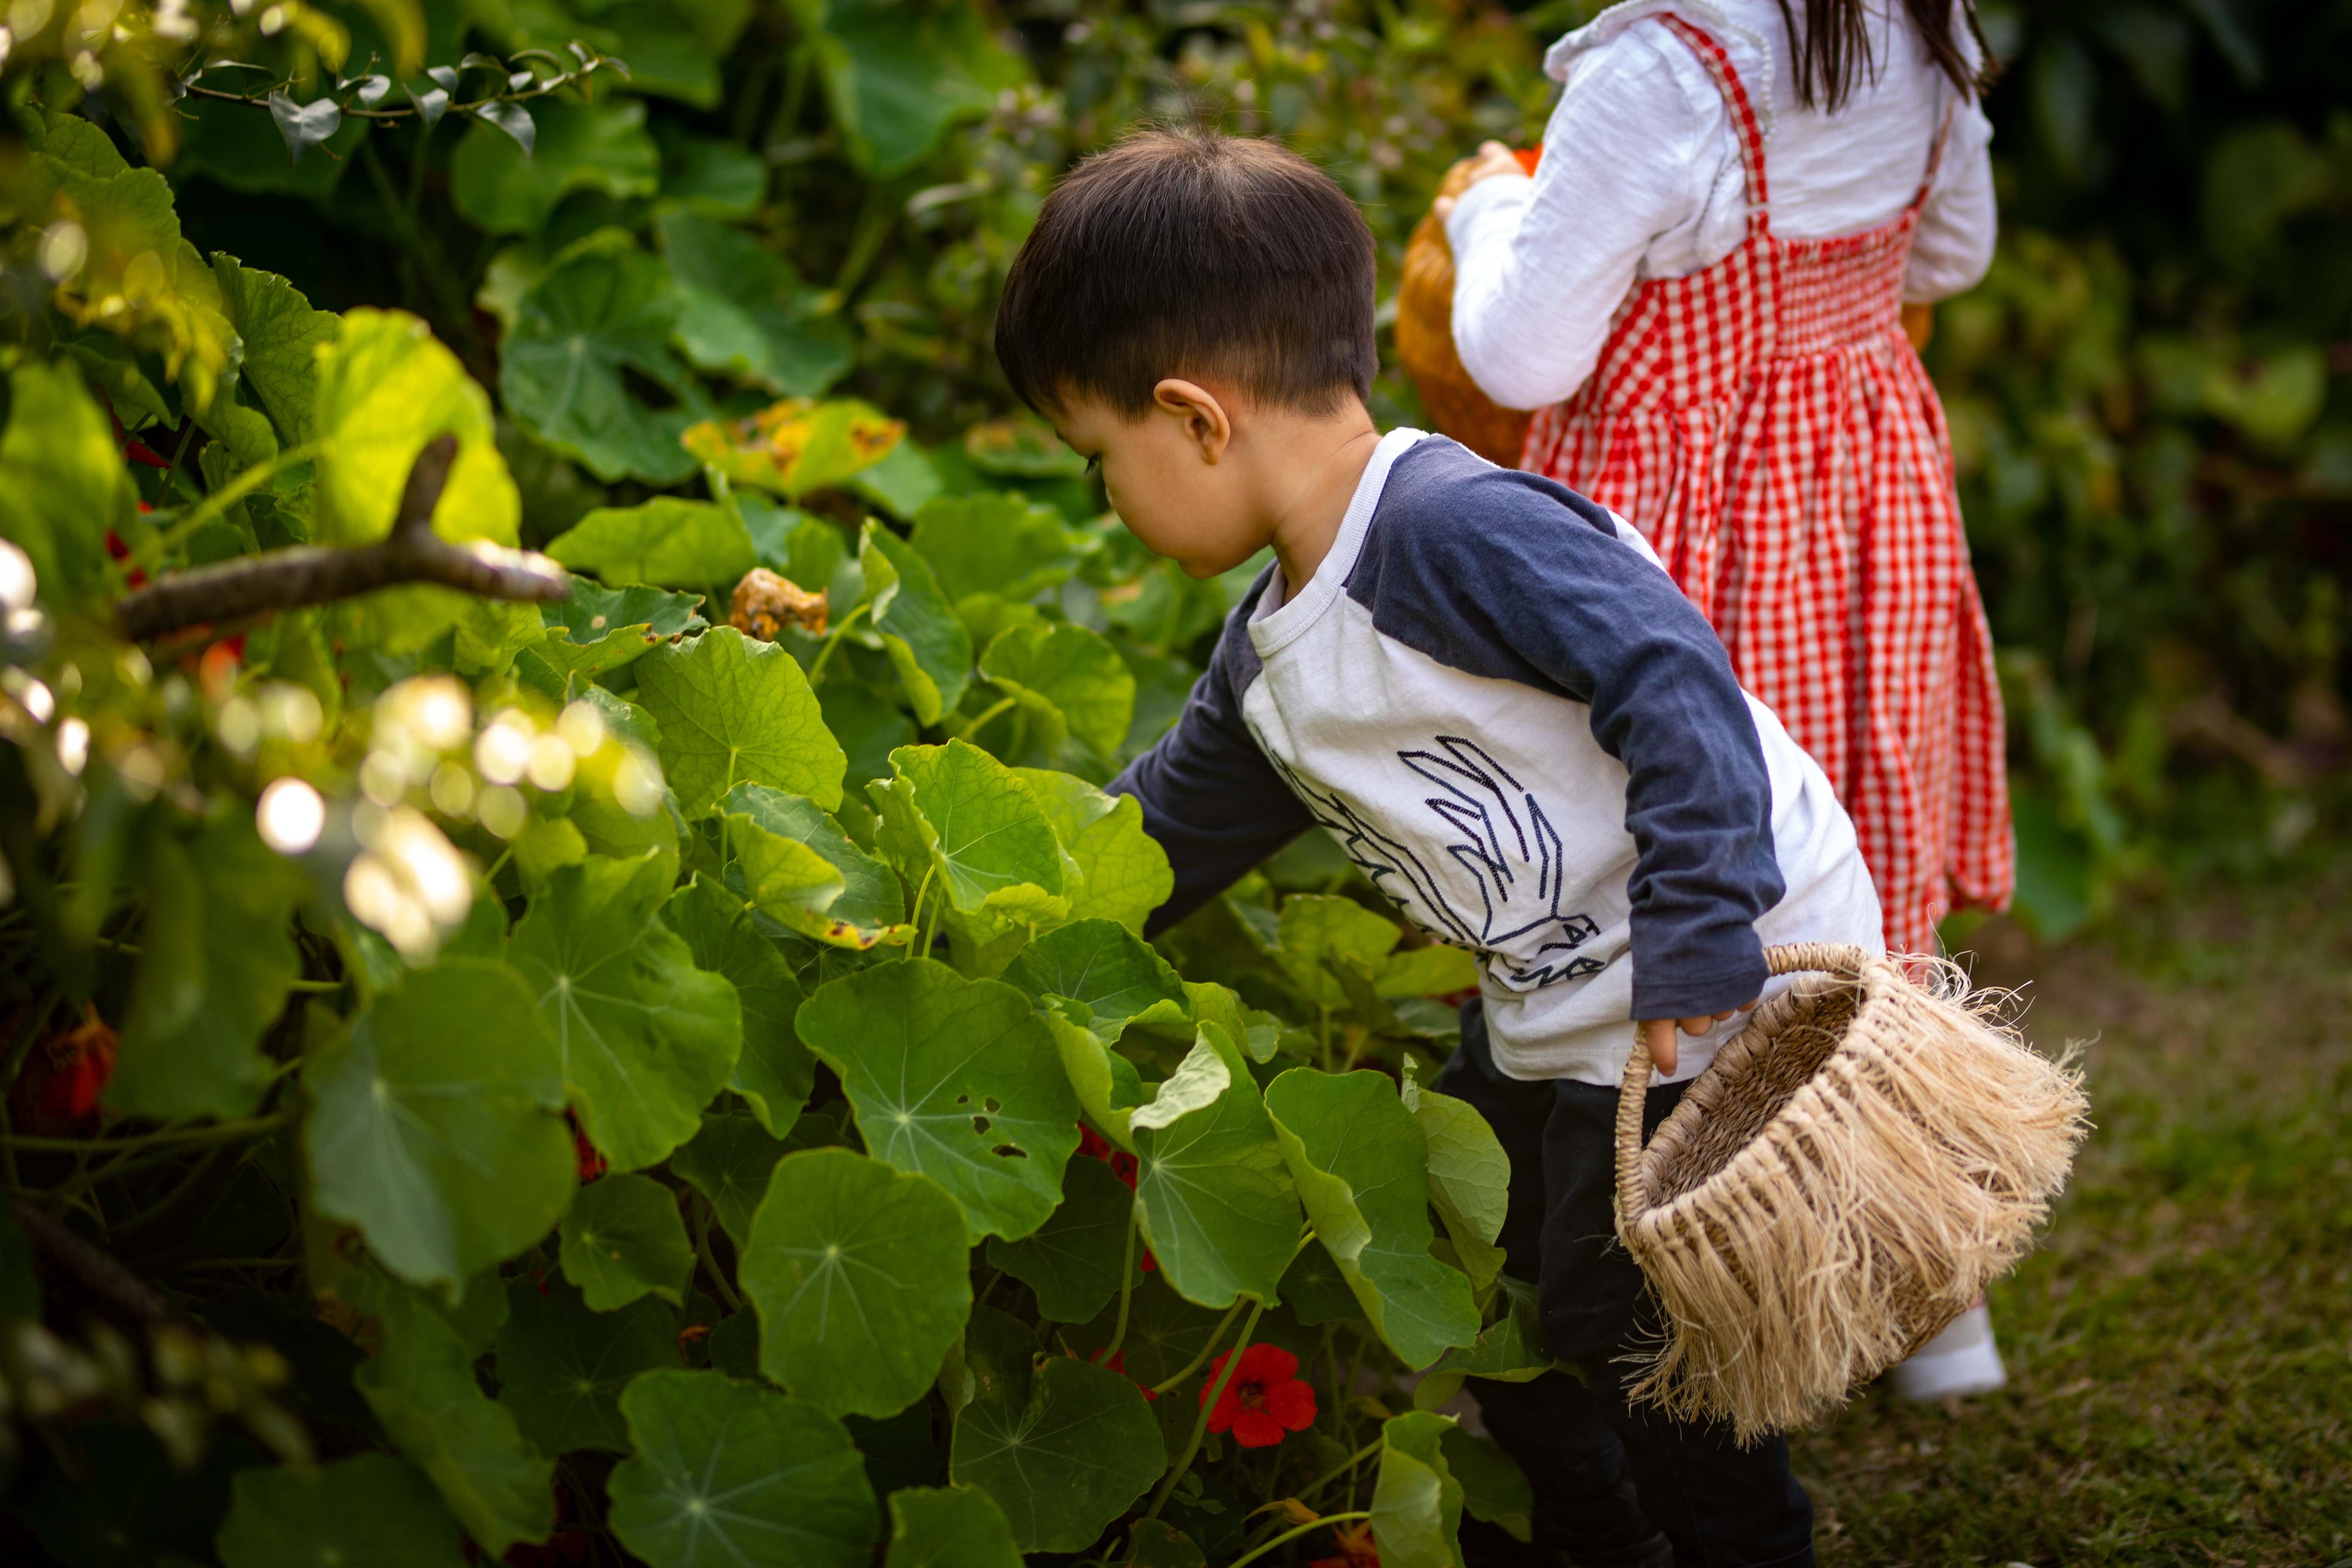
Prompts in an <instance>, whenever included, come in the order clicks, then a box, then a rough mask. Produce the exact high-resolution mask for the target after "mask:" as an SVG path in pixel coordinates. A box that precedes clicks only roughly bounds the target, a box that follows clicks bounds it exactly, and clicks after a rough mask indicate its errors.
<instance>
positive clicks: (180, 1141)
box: [0, 1114, 292, 1154]
mask: <svg viewBox="0 0 2352 1568" xmlns="http://www.w3.org/2000/svg"><path fill="white" fill-rule="evenodd" d="M290 1120H292V1118H290V1117H288V1116H286V1115H283V1114H280V1115H277V1116H254V1117H248V1118H247V1119H245V1120H243V1121H215V1122H211V1123H208V1124H207V1125H205V1126H203V1127H189V1128H183V1129H177V1130H175V1129H173V1128H169V1127H166V1128H164V1129H163V1130H162V1131H158V1132H147V1133H142V1134H141V1135H140V1136H139V1137H136V1138H35V1137H30V1136H27V1135H25V1134H22V1133H15V1132H8V1133H0V1148H9V1149H27V1150H38V1151H40V1152H44V1153H52V1154H85V1153H94V1154H102V1153H127V1152H130V1151H131V1150H134V1149H150V1148H158V1147H161V1146H163V1145H165V1144H176V1145H178V1146H180V1147H182V1148H188V1149H195V1148H201V1147H203V1146H204V1145H205V1144H207V1143H234V1142H237V1141H238V1140H239V1139H243V1138H266V1137H268V1135H269V1134H270V1133H272V1132H275V1131H278V1129H279V1128H281V1127H283V1126H285V1125H286V1123H287V1122H288V1121H290Z"/></svg>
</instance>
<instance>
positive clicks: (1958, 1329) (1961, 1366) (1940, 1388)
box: [1886, 1301, 2009, 1402]
mask: <svg viewBox="0 0 2352 1568" xmlns="http://www.w3.org/2000/svg"><path fill="white" fill-rule="evenodd" d="M1886 1381H1887V1383H1888V1384H1890V1385H1891V1386H1892V1387H1893V1388H1894V1390H1895V1396H1896V1397H1897V1398H1901V1399H1913V1400H1919V1401H1922V1402H1925V1401H1927V1400H1935V1399H1949V1398H1951V1397H1953V1396H1955V1395H1957V1394H1990V1393H1991V1392H1992V1391H1993V1390H1994V1389H1996V1388H1999V1387H2000V1386H2002V1385H2003V1384H2006V1383H2008V1381H2009V1373H2007V1372H2006V1371H2004V1370H2003V1369H2002V1367H2001V1364H2000V1349H1999V1348H1998V1347H1996V1346H1995V1345H1994V1344H1993V1342H1992V1314H1991V1313H1990V1311H1988V1310H1986V1309H1985V1304H1984V1303H1983V1302H1982V1301H1979V1302H1978V1303H1977V1304H1976V1305H1975V1306H1973V1307H1970V1308H1969V1310H1967V1311H1965V1312H1962V1313H1961V1314H1960V1315H1959V1316H1958V1317H1957V1318H1955V1319H1953V1320H1952V1324H1951V1326H1950V1327H1949V1328H1948V1329H1946V1330H1945V1331H1943V1332H1942V1333H1940V1334H1937V1336H1936V1337H1935V1338H1934V1339H1932V1340H1929V1341H1928V1342H1927V1343H1926V1344H1924V1345H1921V1346H1920V1347H1919V1349H1918V1350H1917V1352H1915V1353H1914V1354H1913V1355H1912V1357H1911V1359H1910V1360H1909V1361H1906V1362H1905V1363H1903V1364H1902V1365H1900V1366H1898V1367H1895V1369H1894V1370H1892V1371H1891V1372H1889V1373H1887V1374H1886Z"/></svg>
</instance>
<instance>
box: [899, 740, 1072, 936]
mask: <svg viewBox="0 0 2352 1568" xmlns="http://www.w3.org/2000/svg"><path fill="white" fill-rule="evenodd" d="M890 772H891V775H892V776H891V778H890V779H889V780H888V781H887V783H885V782H879V781H877V783H876V784H873V785H872V786H870V787H871V790H872V793H873V795H874V797H875V799H876V801H877V804H878V805H879V806H880V808H881V814H882V825H883V833H882V835H881V836H880V837H879V838H878V839H877V844H878V845H879V847H881V848H882V849H883V851H884V853H886V854H887V855H888V856H889V857H890V858H891V859H892V860H893V861H895V862H896V863H897V865H898V874H899V875H900V876H902V877H905V878H906V879H908V881H909V882H911V883H913V884H915V885H917V886H920V885H921V883H922V882H923V880H924V879H925V874H926V873H927V872H930V871H934V870H935V871H936V872H937V880H938V888H937V889H935V891H940V892H944V893H945V894H946V895H947V898H948V901H949V902H950V904H951V905H952V906H953V907H954V908H956V909H957V910H965V911H971V910H980V909H982V907H983V906H985V905H988V904H989V903H990V902H991V901H992V900H993V901H995V902H996V903H998V904H999V905H1001V906H1003V907H1004V908H1007V909H1015V910H1032V909H1034V910H1041V911H1042V910H1046V909H1049V908H1050V909H1051V910H1052V911H1053V913H1054V914H1055V916H1057V917H1058V916H1059V915H1061V914H1062V913H1063V912H1064V910H1066V900H1064V899H1063V898H1062V892H1063V882H1062V854H1061V845H1060V841H1059V840H1057V839H1056V838H1055V837H1054V829H1053V826H1052V825H1051V823H1050V822H1049V821H1048V820H1047V818H1046V816H1045V812H1044V811H1043V810H1042V809H1041V808H1040V806H1039V805H1038V801H1037V796H1036V795H1035V794H1034V792H1033V791H1032V790H1031V789H1030V787H1029V785H1028V784H1027V783H1026V782H1025V781H1024V780H1023V779H1022V778H1021V777H1020V776H1019V775H1017V774H1016V773H1013V770H1012V769H1010V768H1008V767H1006V766H1005V765H1004V764H1003V763H1000V762H998V761H997V760H996V759H995V758H994V757H992V756H990V755H989V754H988V753H987V752H983V751H982V750H981V749H980V748H979V747H978V746H975V745H973V744H971V742H968V741H950V742H948V743H947V744H946V745H944V746H901V747H899V748H898V750H897V751H895V752H891V753H890ZM915 913H916V915H917V916H918V917H919V916H920V915H921V913H922V911H921V910H916V911H915Z"/></svg>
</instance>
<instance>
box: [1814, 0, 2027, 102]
mask: <svg viewBox="0 0 2352 1568" xmlns="http://www.w3.org/2000/svg"><path fill="white" fill-rule="evenodd" d="M1870 6H1871V0H1804V7H1805V20H1804V26H1803V31H1802V33H1800V32H1799V30H1798V23H1797V13H1796V11H1795V9H1794V7H1793V6H1792V5H1790V0H1780V19H1781V20H1782V21H1783V22H1785V23H1787V24H1788V28H1789V47H1790V49H1791V50H1792V51H1793V52H1794V53H1795V55H1796V57H1797V101H1798V102H1800V103H1801V104H1803V105H1804V106H1805V107H1806V108H1808V109H1812V108H1816V107H1819V108H1823V109H1826V110H1829V111H1830V112H1831V113H1832V114H1834V113H1835V112H1837V110H1840V109H1841V108H1843V107H1844V104H1845V100H1846V99H1847V97H1848V95H1850V94H1851V93H1852V92H1853V88H1854V83H1855V82H1856V81H1858V80H1860V79H1863V78H1864V77H1865V76H1872V77H1874V76H1876V75H1877V74H1878V61H1877V60H1876V59H1875V58H1873V56H1872V54H1871V48H1870V16H1869V13H1870ZM1903 8H1904V10H1905V11H1906V12H1908V13H1909V14H1910V17H1911V26H1913V27H1915V28H1916V29H1917V30H1918V33H1919V39H1920V41H1921V42H1922V43H1924V44H1926V45H1927V54H1928V57H1929V58H1931V59H1933V60H1934V61H1935V62H1936V64H1937V66H1938V67H1939V68H1942V70H1943V73H1944V74H1945V75H1946V76H1948V77H1950V78H1951V79H1952V85H1953V86H1954V87H1957V88H1958V89H1960V90H1961V91H1962V92H1965V93H1967V94H1969V96H1970V97H1972V98H1973V97H1977V96H1979V95H1981V94H1982V93H1983V91H1984V89H1987V88H1989V87H1990V86H1991V85H1992V79H1993V73H1994V71H1995V70H1996V69H1997V67H1996V66H1995V65H1994V63H1993V58H1992V51H1991V50H1990V48H1987V47H1985V41H1984V34H1983V32H1982V31H1980V30H1979V28H1978V26H1977V8H1976V5H1975V4H1974V0H1962V3H1961V4H1960V5H1957V6H1956V5H1953V3H1952V0H1903ZM1955 10H1958V12H1959V13H1960V16H1961V18H1962V20H1963V23H1964V25H1965V26H1967V27H1968V30H1969V37H1972V38H1974V39H1975V40H1976V46H1977V58H1979V59H1980V60H1982V61H1983V62H1984V64H1983V65H1982V66H1981V67H1979V68H1970V67H1969V59H1968V56H1967V55H1966V54H1964V53H1962V52H1961V49H1960V40H1959V39H1958V37H1956V36H1955V29H1954V27H1953V26H1952V13H1953V12H1954V11H1955Z"/></svg>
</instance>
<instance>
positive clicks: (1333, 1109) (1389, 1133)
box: [1265, 1068, 1478, 1369]
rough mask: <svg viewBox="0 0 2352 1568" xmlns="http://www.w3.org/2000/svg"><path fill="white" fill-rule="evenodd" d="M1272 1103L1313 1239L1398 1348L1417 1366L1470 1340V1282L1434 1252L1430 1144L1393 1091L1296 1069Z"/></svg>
mask: <svg viewBox="0 0 2352 1568" xmlns="http://www.w3.org/2000/svg"><path fill="white" fill-rule="evenodd" d="M1265 1108H1266V1110H1267V1111H1268V1112H1269V1113H1271V1114H1272V1116H1273V1118H1274V1125H1275V1132H1276V1137H1278V1138H1279V1139H1280V1140H1281V1143H1282V1152H1283V1156H1284V1158H1285V1159H1286V1161H1287V1162H1288V1163H1289V1165H1290V1172H1291V1175H1292V1176H1293V1178H1294V1179H1296V1181H1297V1184H1298V1195H1299V1197H1300V1199H1301V1200H1302V1201H1304V1203H1305V1204H1306V1205H1307V1217H1308V1218H1309V1219H1311V1220H1313V1221H1314V1222H1315V1234H1316V1235H1317V1236H1318V1237H1320V1238H1321V1239H1322V1242H1323V1245H1324V1246H1325V1247H1327V1248H1328V1249H1329V1251H1330V1254H1331V1259H1332V1261H1333V1262H1334V1263H1336V1264H1338V1265H1339V1272H1340V1274H1341V1275H1342V1276H1343V1277H1344V1278H1345V1279H1347V1281H1348V1285H1349V1289H1352V1290H1354V1291H1355V1293H1356V1300H1358V1301H1360V1302H1361V1303H1362V1305H1363V1309H1364V1315H1365V1316H1366V1317H1367V1318H1369V1319H1370V1320H1371V1322H1372V1326H1373V1327H1374V1328H1376V1329H1378V1330H1379V1331H1381V1337H1382V1338H1383V1339H1385V1340H1386V1341H1388V1342H1389V1346H1390V1348H1391V1349H1392V1350H1394V1351H1395V1352H1397V1354H1398V1355H1400V1356H1402V1358H1403V1359H1404V1362H1405V1364H1406V1365H1408V1366H1411V1367H1413V1368H1416V1369H1418V1368H1421V1367H1425V1366H1427V1365H1428V1364H1429V1363H1432V1362H1433V1361H1435V1360H1436V1359H1437V1358H1438V1356H1439V1355H1441V1354H1443V1353H1444V1352H1445V1351H1446V1349H1447V1348H1448V1347H1450V1346H1454V1345H1468V1344H1471V1343H1473V1342H1475V1340H1476V1339H1477V1337H1478V1310H1477V1308H1476V1307H1475V1305H1473V1303H1472V1301H1471V1299H1470V1281H1469V1280H1468V1279H1466V1278H1465V1276H1464V1275H1463V1273H1462V1271H1461V1270H1460V1269H1458V1268H1448V1267H1447V1266H1446V1265H1444V1264H1443V1263H1441V1262H1439V1261H1438V1260H1437V1259H1436V1258H1432V1257H1431V1256H1430V1254H1429V1244H1430V1242H1431V1241H1432V1240H1433V1235H1432V1232H1431V1230H1430V1226H1429V1177H1428V1170H1427V1166H1428V1158H1429V1154H1428V1140H1427V1138H1426V1137H1425V1136H1424V1135H1423V1132H1422V1130H1421V1125H1420V1123H1418V1122H1416V1121H1414V1120H1413V1117H1412V1112H1411V1111H1409V1110H1406V1109H1405V1108H1404V1102H1403V1101H1402V1100H1400V1099H1399V1098H1398V1097H1397V1089H1396V1086H1395V1084H1393V1083H1391V1081H1390V1080H1389V1079H1387V1078H1385V1077H1383V1076H1382V1075H1381V1074H1379V1073H1376V1072H1350V1073H1327V1072H1318V1071H1317V1070H1315V1069H1314V1068H1292V1069H1291V1070H1290V1071H1288V1072H1286V1073H1284V1074H1283V1075H1282V1076H1281V1077H1280V1078H1278V1079H1275V1080H1274V1082H1273V1083H1271V1084H1269V1085H1267V1086H1266V1091H1265Z"/></svg>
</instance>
